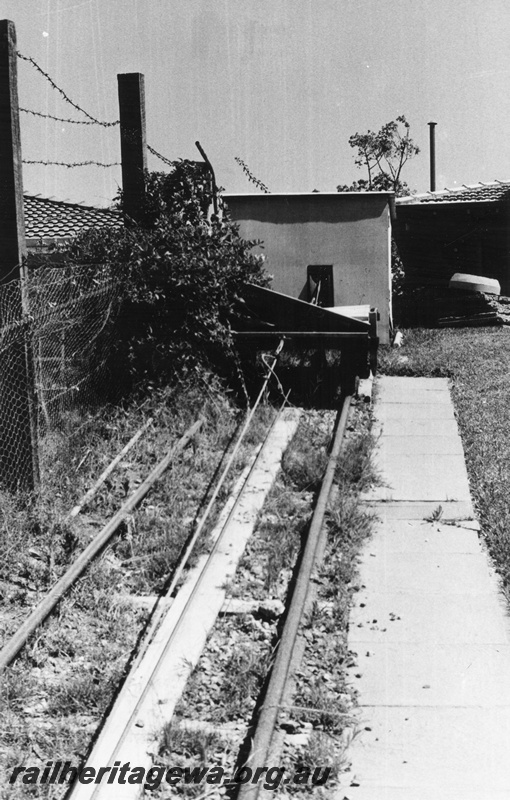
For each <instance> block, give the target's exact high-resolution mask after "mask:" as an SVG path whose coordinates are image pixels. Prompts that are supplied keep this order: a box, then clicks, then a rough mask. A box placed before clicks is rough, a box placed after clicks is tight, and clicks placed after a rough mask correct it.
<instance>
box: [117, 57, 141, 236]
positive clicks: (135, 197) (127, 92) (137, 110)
mask: <svg viewBox="0 0 510 800" xmlns="http://www.w3.org/2000/svg"><path fill="white" fill-rule="evenodd" d="M117 82H118V89H119V114H120V152H121V162H122V190H123V195H124V221H125V224H127V225H130V224H131V225H132V224H133V223H136V222H138V221H139V219H140V201H141V199H142V196H143V193H144V191H145V181H144V171H145V170H146V169H147V140H146V132H145V81H144V76H143V75H142V73H141V72H128V73H125V74H123V75H117Z"/></svg>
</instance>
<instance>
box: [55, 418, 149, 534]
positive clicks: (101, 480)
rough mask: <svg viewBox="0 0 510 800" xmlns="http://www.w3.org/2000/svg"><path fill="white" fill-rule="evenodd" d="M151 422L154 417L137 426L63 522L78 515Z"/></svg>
mask: <svg viewBox="0 0 510 800" xmlns="http://www.w3.org/2000/svg"><path fill="white" fill-rule="evenodd" d="M153 422H154V418H153V417H149V419H148V420H146V422H144V424H143V425H142V426H141V427H140V428H138V430H137V431H136V433H135V434H134V436H132V437H131V439H130V440H129V442H128V443H127V444H125V445H124V447H123V448H122V450H121V451H120V453H118V454H117V455H116V456H115V458H114V459H113V460H112V461H110V463H109V464H108V466H107V467H106V468H105V469H104V470H103V471H102V473H101V475H100V476H99V478H98V479H97V480H96V481H95V482H94V484H93V486H91V487H90V489H89V490H88V492H86V493H85V494H84V495H83V497H82V498H81V500H79V501H78V503H76V505H75V506H73V508H72V509H71V511H70V512H69V514H67V516H66V517H65V518H64V523H66V522H69V521H70V520H71V519H73V518H74V517H77V516H78V514H79V513H80V511H81V510H82V508H84V507H85V506H86V505H87V503H89V502H90V501H91V500H92V498H93V497H94V495H95V494H96V492H97V490H98V489H99V488H100V487H101V486H102V485H103V483H104V482H105V480H106V479H107V477H108V476H109V475H111V473H112V472H113V470H114V469H115V467H116V466H117V464H119V462H120V461H122V459H123V458H124V456H126V455H127V454H128V453H129V451H130V450H131V448H132V447H134V446H135V444H136V443H137V441H138V439H140V437H141V436H143V434H144V433H145V431H146V430H147V428H149V427H150V426H151V425H152V423H153Z"/></svg>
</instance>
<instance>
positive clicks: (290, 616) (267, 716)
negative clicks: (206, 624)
mask: <svg viewBox="0 0 510 800" xmlns="http://www.w3.org/2000/svg"><path fill="white" fill-rule="evenodd" d="M351 401H352V397H351V396H350V395H347V396H345V397H344V401H343V405H342V408H341V411H340V414H339V417H338V424H337V428H336V431H335V435H334V440H333V445H332V449H331V453H330V456H329V460H328V464H327V467H326V471H325V473H324V478H323V481H322V486H321V490H320V493H319V497H318V500H317V504H316V506H315V510H314V513H313V517H312V521H311V523H310V529H309V532H308V537H307V540H306V544H305V548H304V551H303V554H302V558H301V563H300V567H299V572H298V576H297V579H296V583H295V586H294V590H293V592H292V597H291V601H290V605H289V608H288V611H287V616H286V619H285V624H284V628H283V631H282V635H281V638H280V641H279V643H278V648H277V650H276V655H275V659H274V662H273V666H272V669H271V674H270V678H269V682H268V685H267V689H266V693H265V696H264V701H263V704H262V706H261V708H260V710H259V714H258V719H257V723H256V730H255V734H254V737H253V741H252V744H251V748H250V752H249V755H248V757H247V759H246V760H245V762H244V764H243V767H244V766H248V765H249V766H250V768H251V769H252V770H254V772H256V769H257V767H262V768H264V767H266V766H267V764H268V763H269V761H270V758H269V756H270V748H271V741H272V738H273V733H274V730H275V726H276V721H277V718H278V713H279V711H280V707H281V704H282V698H283V695H284V691H285V685H286V683H287V679H288V675H289V671H290V665H291V662H292V654H293V650H294V646H295V643H296V638H297V634H298V631H299V627H300V624H301V619H302V616H303V611H304V608H305V603H306V598H307V594H308V586H309V582H310V578H311V576H312V573H313V570H314V568H315V566H316V564H317V562H318V556H319V555H320V554H321V551H323V547H324V545H323V543H324V541H325V539H326V538H327V528H326V526H325V525H324V516H325V514H326V510H327V505H328V500H329V496H330V493H331V488H332V485H333V479H334V475H335V469H336V466H337V463H338V458H339V455H340V451H341V448H342V443H343V439H344V434H345V429H346V426H347V421H348V418H349V412H350V406H351ZM262 790H263V785H262V784H261V783H257V784H250V783H243V784H241V787H240V789H239V793H238V795H237V800H256V798H258V797H259V795H260V792H261V791H262Z"/></svg>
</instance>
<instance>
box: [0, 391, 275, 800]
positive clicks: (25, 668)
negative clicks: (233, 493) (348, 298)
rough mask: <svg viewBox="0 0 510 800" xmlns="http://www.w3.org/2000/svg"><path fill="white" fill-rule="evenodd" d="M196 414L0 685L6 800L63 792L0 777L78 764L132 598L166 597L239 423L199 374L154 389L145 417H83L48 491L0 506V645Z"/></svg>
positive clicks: (243, 455) (135, 607)
mask: <svg viewBox="0 0 510 800" xmlns="http://www.w3.org/2000/svg"><path fill="white" fill-rule="evenodd" d="M153 415H155V422H154V425H153V426H152V428H151V429H149V431H148V432H147V434H146V435H145V436H143V437H142V439H141V440H140V441H139V442H138V444H137V445H136V446H135V448H134V449H133V450H132V451H130V453H129V454H128V456H127V457H126V459H125V460H124V461H123V462H121V464H120V466H119V467H118V468H117V470H116V471H115V472H114V473H113V474H112V476H111V477H110V479H109V481H108V482H107V484H105V486H104V487H103V488H102V489H101V490H100V491H99V492H98V494H97V496H96V498H95V499H94V501H92V502H91V504H90V506H88V507H87V508H86V509H85V511H84V513H82V514H80V515H79V516H78V517H77V518H76V519H75V520H74V521H72V522H70V523H69V522H63V519H64V517H65V515H66V513H68V512H69V511H70V509H71V508H72V507H73V505H74V504H75V503H76V502H77V500H78V499H79V498H80V497H81V496H82V495H83V494H84V493H85V491H86V490H87V489H88V488H89V486H90V485H91V484H92V483H93V482H94V481H95V479H96V478H97V476H98V475H99V473H100V472H101V471H102V470H103V469H104V468H105V466H106V465H107V464H108V463H109V461H110V460H111V459H112V458H113V457H114V456H115V455H116V454H117V453H118V452H119V451H120V450H121V448H122V447H123V446H124V444H125V443H126V442H127V441H128V440H129V438H130V437H131V436H132V435H133V434H134V432H135V431H136V430H137V429H138V428H139V427H140V426H141V425H142V424H143V423H144V421H145V420H146V419H147V418H148V417H150V416H153ZM273 415H274V411H273V410H272V409H271V408H261V409H260V410H259V411H258V413H257V416H256V417H255V420H254V424H253V425H252V426H251V428H250V432H249V435H248V437H247V439H246V440H245V445H244V447H243V448H242V449H241V450H240V452H239V455H238V457H237V458H236V462H235V464H234V467H233V469H232V471H231V473H232V474H231V475H230V478H229V481H228V482H227V485H226V486H225V487H224V489H223V490H222V492H221V493H220V496H219V498H218V501H217V504H216V505H217V510H218V509H219V508H221V506H222V504H223V502H224V501H225V500H226V498H227V496H228V493H229V490H230V486H231V484H232V482H233V481H234V480H235V478H236V477H237V475H238V474H239V473H240V471H241V470H242V468H243V466H244V464H245V462H246V459H247V458H248V456H249V454H250V453H251V452H252V449H253V446H254V445H255V444H257V443H258V442H259V441H260V440H261V437H262V436H263V435H264V434H265V431H266V429H267V425H268V422H269V420H270V419H271V418H272V416H273ZM199 416H201V417H203V419H204V427H203V429H202V430H201V431H200V433H199V434H198V436H197V437H196V440H195V441H194V442H193V443H192V445H191V446H190V447H188V448H187V449H186V450H185V451H184V452H183V453H182V454H181V456H180V457H179V458H178V459H177V460H176V462H175V464H174V465H172V466H171V467H170V469H169V470H168V471H167V472H166V473H165V475H164V476H163V478H162V479H161V480H160V482H159V483H158V484H157V485H156V486H155V487H154V489H153V490H152V491H151V493H150V494H149V495H148V497H147V498H146V500H145V501H144V503H143V504H142V505H141V506H140V507H139V509H138V510H136V511H135V512H134V513H133V514H132V515H131V516H130V518H129V519H128V520H127V522H126V524H125V525H124V526H123V528H122V529H121V530H120V532H119V534H118V535H117V536H115V537H114V538H113V539H112V540H111V543H110V544H109V545H108V546H107V547H106V548H105V549H104V550H103V552H102V553H101V555H100V556H99V557H98V558H97V559H96V560H95V561H94V562H93V563H92V564H91V565H90V566H89V568H88V570H87V571H86V573H85V574H84V576H83V577H82V578H81V579H80V580H79V581H78V582H77V584H76V585H75V586H74V588H73V589H72V590H71V591H70V592H69V593H68V594H67V595H66V596H65V597H64V598H63V600H62V601H61V602H60V603H59V605H58V607H57V609H56V611H55V612H54V613H53V614H52V616H51V617H50V618H49V619H48V620H47V622H46V623H45V624H44V625H43V626H41V627H40V628H39V629H38V631H37V632H36V633H35V634H34V635H33V636H32V637H31V639H30V641H29V642H28V644H27V645H26V646H25V648H24V649H23V651H22V652H21V653H20V654H19V656H18V657H17V659H16V660H15V661H14V662H13V664H12V665H11V666H10V667H9V668H8V669H7V670H6V671H5V672H4V673H3V674H2V675H1V676H0V702H1V711H0V785H1V786H2V791H3V794H2V795H1V796H2V800H4V798H5V800H22V798H23V799H24V798H28V797H30V798H33V797H40V798H57V797H58V798H61V797H62V795H63V792H62V787H61V786H60V787H55V786H51V785H34V786H29V785H23V784H20V783H16V784H15V785H14V786H12V787H9V786H8V785H7V780H6V776H7V775H8V774H9V773H10V770H12V769H13V768H14V766H17V765H21V764H30V765H31V766H41V767H42V766H44V764H45V763H46V761H48V760H52V761H57V760H61V761H71V762H72V764H73V765H80V764H81V763H83V762H84V761H85V759H86V756H87V752H88V750H89V747H90V744H91V741H92V738H93V736H94V734H95V732H96V730H97V726H98V724H99V721H100V720H101V717H102V716H103V714H104V713H105V711H106V709H107V708H108V706H109V704H110V703H111V702H112V700H113V698H114V696H115V694H116V692H117V689H118V686H119V682H120V681H121V679H122V676H123V675H124V673H125V670H126V669H127V667H128V664H129V659H130V657H131V655H132V653H133V648H134V647H135V644H136V641H137V639H138V637H139V635H140V633H141V631H142V629H143V626H144V622H145V621H146V619H147V616H148V612H147V610H146V609H145V608H144V607H140V604H138V603H134V602H133V599H132V598H133V595H134V596H135V598H134V599H135V600H136V596H137V595H151V596H154V595H158V594H160V593H161V591H162V590H163V589H164V586H165V583H166V581H167V580H168V575H169V573H170V572H171V570H172V568H173V566H174V565H175V563H176V560H177V558H178V556H179V554H180V552H181V549H182V547H183V545H184V543H185V541H186V539H187V537H188V535H189V534H190V531H191V529H192V527H193V524H194V522H195V520H196V518H197V517H199V516H200V514H201V512H202V511H203V510H204V508H205V505H206V502H207V500H208V494H209V493H210V491H211V484H212V483H213V479H214V478H215V476H216V477H217V476H218V473H219V472H220V471H221V469H222V468H223V465H224V463H225V461H226V458H227V457H228V453H227V452H226V450H227V447H228V446H229V444H231V442H232V439H233V436H234V435H236V432H237V431H238V430H239V426H240V424H241V423H242V420H243V419H244V414H243V413H242V412H239V410H237V409H236V408H235V407H234V406H233V405H232V404H231V403H230V401H229V398H228V395H226V394H225V392H224V391H223V390H222V388H221V386H220V385H219V383H218V382H217V381H215V380H214V379H213V378H212V376H206V377H205V379H204V380H202V382H201V383H200V384H199V385H197V384H196V382H195V385H194V386H193V385H191V384H190V385H188V386H186V385H181V386H180V387H179V390H178V391H176V392H169V391H160V392H157V393H155V394H154V396H153V397H152V398H151V399H150V400H149V401H147V402H145V403H144V404H143V406H141V407H126V408H124V409H119V408H116V409H112V410H111V411H110V412H108V411H102V412H101V417H100V418H99V417H93V416H84V418H83V424H82V428H81V431H80V434H79V436H77V437H75V439H74V450H73V451H71V450H70V449H69V448H67V447H66V450H65V453H64V456H65V457H66V458H67V459H68V460H67V462H66V468H65V469H64V468H60V469H59V470H56V471H55V472H54V473H53V474H52V477H51V484H50V485H48V486H46V488H45V491H44V492H43V493H42V494H41V497H40V498H39V499H38V500H37V501H35V500H34V499H33V498H18V499H13V498H12V497H10V496H8V495H2V496H1V497H0V501H1V502H0V556H1V559H0V630H1V633H2V641H3V642H5V641H6V640H7V639H8V637H9V636H10V635H11V634H12V633H14V631H15V630H16V629H17V627H19V625H20V624H21V622H22V621H23V620H24V619H25V618H26V616H27V615H28V613H29V612H30V610H31V608H32V607H33V606H34V605H35V604H36V602H37V601H38V600H39V599H41V598H42V597H43V596H44V594H45V593H46V591H47V590H48V588H49V587H50V586H51V585H53V583H54V582H55V581H56V580H57V579H58V578H59V577H60V576H61V575H62V574H63V573H64V572H65V570H66V568H67V567H68V565H69V564H70V563H72V562H73V561H74V560H75V559H76V557H77V556H78V554H79V553H80V552H81V551H82V550H83V548H84V547H85V546H86V545H87V544H88V543H89V541H90V540H91V539H92V538H93V536H94V535H95V534H97V533H98V532H99V530H100V529H101V528H102V527H103V525H104V524H105V523H106V522H107V521H108V519H109V518H110V517H111V516H112V515H113V513H114V512H115V511H117V510H118V509H119V508H120V506H121V505H122V503H123V502H124V500H125V498H126V496H129V495H130V494H131V493H132V491H133V490H134V489H135V488H136V487H137V486H138V485H139V484H140V483H141V482H142V481H143V480H144V479H145V478H146V477H147V475H148V473H149V471H150V470H151V469H152V468H153V467H154V466H155V465H156V463H157V462H159V461H160V460H161V458H162V457H163V456H164V455H165V454H166V452H167V451H168V449H169V448H170V447H171V446H172V444H174V443H175V441H176V440H177V439H178V438H179V437H180V436H181V435H182V434H183V433H184V431H185V429H186V428H188V427H189V426H190V425H191V424H192V423H193V422H194V421H195V420H196V419H197V418H198V417H199ZM56 441H57V439H56V438H55V442H56ZM216 513H217V512H216ZM213 523H214V515H213V516H212V517H211V520H210V522H209V525H208V526H207V529H206V530H205V531H204V534H203V536H202V539H201V543H200V547H199V548H198V550H197V553H198V552H199V551H200V549H202V550H203V549H206V548H207V534H208V532H209V530H210V528H211V526H212V525H213ZM197 553H196V554H197ZM196 554H195V557H196Z"/></svg>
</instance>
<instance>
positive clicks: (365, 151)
mask: <svg viewBox="0 0 510 800" xmlns="http://www.w3.org/2000/svg"><path fill="white" fill-rule="evenodd" d="M410 127H411V126H410V125H409V122H408V121H407V119H406V118H405V116H404V115H403V114H402V115H401V116H399V117H397V118H396V120H393V121H392V122H387V123H386V125H383V126H382V128H381V130H380V131H378V132H377V133H374V132H373V131H367V133H354V134H353V135H352V136H351V137H350V138H349V144H350V146H351V147H357V148H358V155H357V156H356V158H355V160H354V161H355V164H356V166H357V167H359V168H362V167H366V170H367V173H368V178H360V179H359V180H357V181H354V182H353V183H352V184H351V185H350V186H348V185H347V184H340V185H339V186H337V187H336V189H337V192H385V191H392V192H395V194H396V195H397V196H398V197H402V196H403V195H408V194H411V190H410V189H409V186H408V185H407V183H406V182H405V181H403V180H402V179H401V174H402V170H403V168H404V166H405V164H406V163H407V162H408V161H409V160H410V159H411V158H414V157H415V156H417V155H418V153H419V152H420V148H419V147H417V146H416V145H415V143H414V142H413V140H412V139H411V137H410V135H409V130H410ZM391 274H392V289H393V294H394V295H401V294H402V292H403V285H404V277H405V275H404V267H403V264H402V259H401V258H400V256H399V253H398V249H397V245H396V242H395V239H394V237H393V236H392V237H391Z"/></svg>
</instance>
